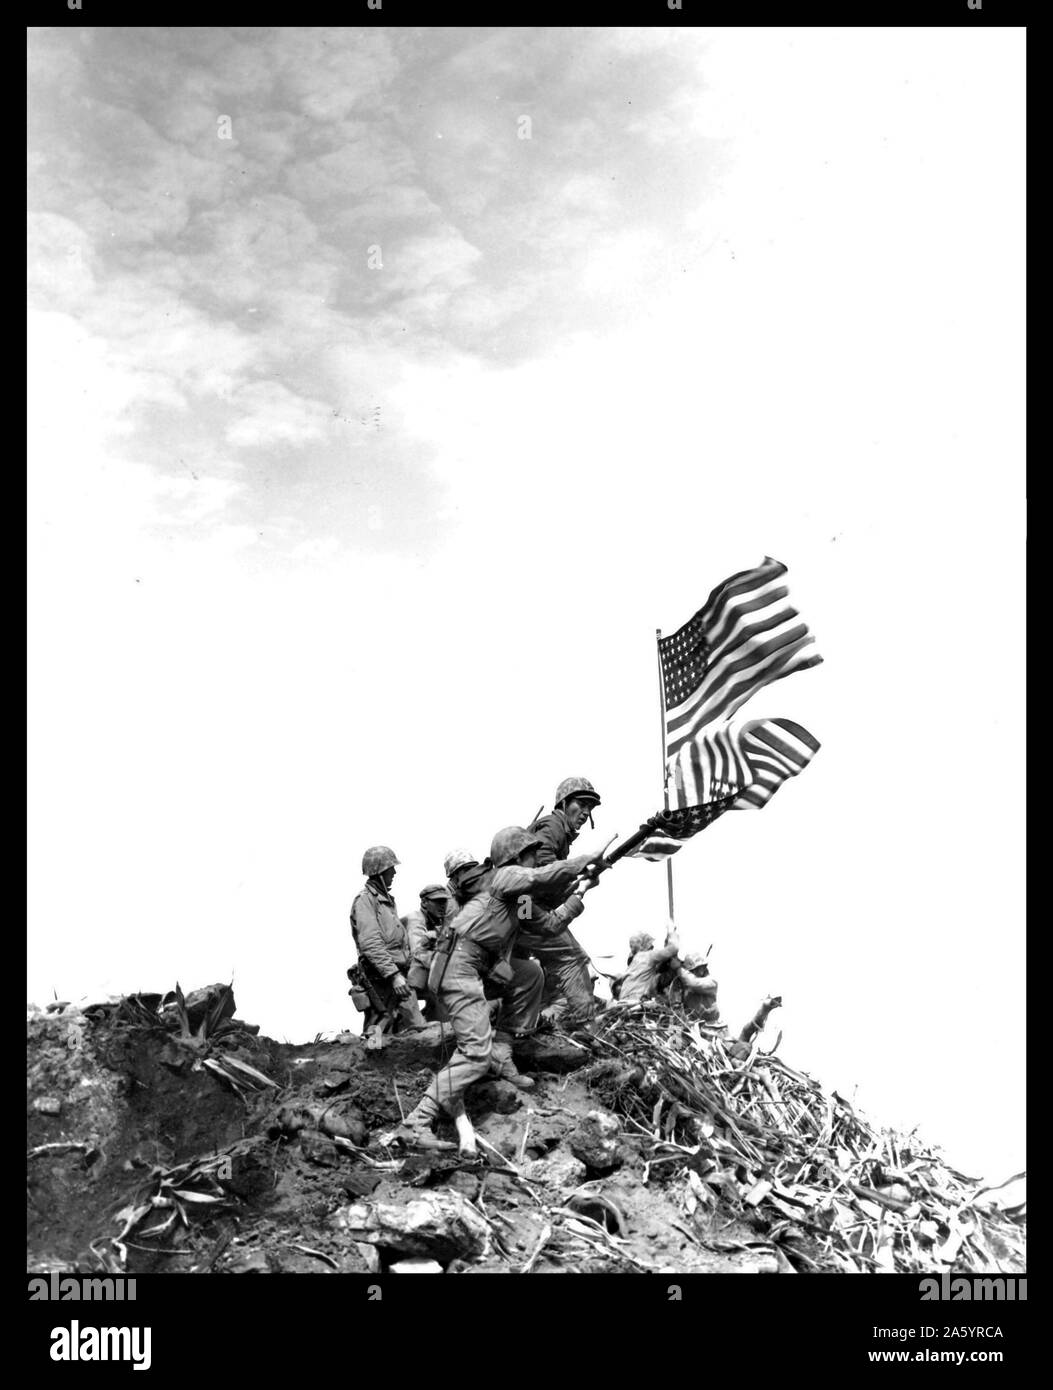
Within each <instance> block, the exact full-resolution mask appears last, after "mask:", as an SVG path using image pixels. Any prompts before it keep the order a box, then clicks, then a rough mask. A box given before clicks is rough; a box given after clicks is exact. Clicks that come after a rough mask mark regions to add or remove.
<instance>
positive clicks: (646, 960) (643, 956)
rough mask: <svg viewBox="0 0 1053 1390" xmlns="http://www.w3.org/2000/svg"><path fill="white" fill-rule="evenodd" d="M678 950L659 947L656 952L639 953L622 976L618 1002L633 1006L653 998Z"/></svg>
mask: <svg viewBox="0 0 1053 1390" xmlns="http://www.w3.org/2000/svg"><path fill="white" fill-rule="evenodd" d="M678 950H679V948H678V947H676V946H659V947H658V948H657V949H655V950H650V951H637V952H636V954H635V955H634V956H633V958H632V960H631V961H630V962H629V968H628V970H627V971H626V972H625V974H624V975H623V976H622V983H621V988H620V989H619V991H618V1002H619V1003H621V1004H631V1003H633V1002H635V1001H638V1000H640V999H651V998H653V997H654V995H655V994H657V993H658V989H659V986H660V985H661V984H662V977H663V975H664V974H666V973H668V969H669V966H670V965H671V963H672V962H673V961H674V960H675V959H676V957H677V954H678Z"/></svg>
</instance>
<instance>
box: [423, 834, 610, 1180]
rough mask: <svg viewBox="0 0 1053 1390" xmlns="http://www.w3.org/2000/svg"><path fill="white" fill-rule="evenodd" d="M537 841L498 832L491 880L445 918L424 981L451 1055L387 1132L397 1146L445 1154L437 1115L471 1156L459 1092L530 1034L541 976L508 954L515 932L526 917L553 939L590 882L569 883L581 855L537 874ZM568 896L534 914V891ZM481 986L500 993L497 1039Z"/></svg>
mask: <svg viewBox="0 0 1053 1390" xmlns="http://www.w3.org/2000/svg"><path fill="white" fill-rule="evenodd" d="M542 843H543V841H542V840H541V838H540V836H537V835H533V834H531V833H530V832H529V831H526V830H523V829H522V828H521V827H520V826H517V825H511V826H508V827H507V828H506V829H504V830H499V831H498V832H497V834H496V835H495V836H494V839H493V844H492V845H491V847H490V863H491V864H492V865H493V869H492V876H491V877H490V878H489V882H488V883H485V885H484V886H483V887H482V888H481V889H480V890H479V891H477V892H476V894H475V896H474V897H472V898H470V899H469V900H468V902H467V903H466V904H465V906H464V907H463V908H462V910H461V911H460V912H459V913H458V915H457V917H456V918H455V919H454V923H453V944H452V948H451V950H450V954H449V956H448V957H447V958H445V959H444V958H443V957H442V956H441V955H440V954H439V953H437V954H436V958H435V961H434V962H433V964H432V973H433V975H435V976H438V975H440V974H441V980H440V979H439V978H436V979H434V980H433V981H432V984H433V987H434V988H435V989H436V991H437V993H438V995H439V1000H440V1005H441V1008H442V1012H443V1016H444V1017H445V1018H448V1019H449V1021H450V1023H451V1024H452V1025H453V1031H454V1035H455V1037H456V1039H457V1050H456V1051H455V1052H454V1054H453V1056H452V1057H451V1058H450V1060H449V1062H447V1064H446V1066H445V1067H443V1068H442V1070H441V1071H440V1072H439V1073H438V1075H437V1076H436V1077H435V1080H434V1081H433V1082H432V1084H431V1086H430V1087H429V1089H428V1090H427V1091H426V1092H425V1094H424V1096H423V1097H422V1099H421V1101H420V1103H419V1104H418V1106H417V1108H416V1109H415V1110H414V1111H413V1112H412V1114H410V1115H408V1116H407V1117H406V1119H405V1121H404V1122H403V1124H402V1125H401V1126H400V1127H399V1129H398V1130H397V1131H396V1134H397V1136H398V1137H399V1138H400V1139H401V1140H402V1141H403V1142H404V1143H409V1144H417V1145H420V1146H423V1147H426V1148H449V1147H451V1146H450V1145H447V1144H444V1143H443V1142H442V1141H441V1140H439V1139H437V1138H436V1137H435V1135H434V1134H433V1133H432V1125H433V1124H434V1123H435V1120H436V1119H437V1118H438V1117H439V1115H440V1114H442V1112H443V1111H445V1112H446V1113H447V1114H448V1115H450V1116H451V1117H452V1118H453V1120H454V1123H455V1124H456V1125H457V1130H458V1135H459V1137H460V1149H461V1152H462V1154H465V1155H467V1156H473V1155H474V1154H475V1136H474V1133H473V1131H472V1129H471V1125H470V1123H469V1122H468V1119H467V1115H466V1114H465V1109H464V1092H465V1091H466V1090H467V1088H468V1087H469V1086H470V1085H471V1084H472V1082H473V1081H478V1080H479V1079H480V1078H481V1077H484V1076H485V1075H486V1073H487V1072H488V1071H489V1070H490V1068H491V1063H492V1060H493V1057H494V1056H495V1055H496V1056H497V1057H498V1058H499V1059H501V1061H502V1062H506V1063H507V1064H509V1065H510V1067H511V1069H512V1071H514V1070H515V1064H514V1062H512V1046H513V1043H514V1042H515V1039H516V1038H517V1037H525V1036H528V1035H529V1034H530V1033H532V1032H533V1031H534V1029H535V1028H536V1027H537V1019H538V1012H539V1010H540V1006H541V991H542V984H543V978H542V973H541V968H540V966H539V965H538V964H537V962H536V961H532V960H529V959H526V958H525V957H522V956H515V955H514V954H513V947H514V946H515V942H516V935H517V933H518V931H519V924H520V922H521V921H524V920H526V919H527V918H528V917H529V918H530V922H531V927H532V929H533V931H534V932H535V933H537V934H538V935H541V934H546V933H547V934H549V935H553V936H558V935H559V934H560V933H561V932H562V931H563V930H564V928H565V926H566V923H567V922H568V921H570V920H571V919H573V918H574V917H577V916H578V914H579V913H580V912H581V911H582V906H583V904H582V899H581V894H582V893H584V892H586V891H587V890H588V889H589V888H590V887H592V886H593V883H594V880H589V879H582V880H581V881H580V882H578V880H579V878H580V876H581V875H583V874H584V872H585V868H586V865H587V864H588V863H589V859H590V856H588V855H580V856H578V858H576V859H569V860H566V861H565V862H558V863H554V864H550V865H548V866H547V867H545V868H538V867H536V860H537V854H538V851H539V849H540V847H541V845H542ZM477 867H482V866H477ZM572 889H573V890H575V891H572V892H571V894H570V896H569V897H568V898H567V900H566V902H564V903H562V904H561V905H560V906H559V907H557V908H556V909H555V910H554V911H551V912H549V911H546V910H545V909H539V908H538V907H537V905H536V902H534V901H533V899H534V895H535V894H536V893H541V892H546V893H549V894H552V893H555V894H558V895H559V896H560V897H562V896H564V895H565V894H566V893H567V892H568V890H572ZM531 913H533V915H532V916H531ZM440 961H442V965H441V967H440V964H439V962H440ZM487 984H489V985H490V986H491V989H492V990H496V991H497V992H499V994H500V997H501V1001H502V1003H501V1013H500V1016H499V1019H498V1028H497V1031H496V1033H495V1032H494V1030H493V1029H492V1028H491V1025H490V1007H489V1004H488V1002H487V998H486V994H487V988H486V987H487ZM517 1074H518V1073H517Z"/></svg>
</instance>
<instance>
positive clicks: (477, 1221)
mask: <svg viewBox="0 0 1053 1390" xmlns="http://www.w3.org/2000/svg"><path fill="white" fill-rule="evenodd" d="M342 1216H343V1222H342V1223H341V1224H342V1225H343V1226H344V1229H345V1230H346V1231H347V1234H348V1236H349V1237H350V1238H351V1239H352V1240H354V1241H356V1242H363V1243H366V1244H369V1245H374V1246H377V1247H380V1248H382V1249H386V1250H390V1251H393V1252H397V1253H398V1254H403V1255H420V1256H425V1257H428V1258H431V1259H436V1260H439V1261H440V1262H443V1263H445V1262H446V1261H449V1260H452V1259H454V1258H455V1257H457V1256H460V1257H461V1258H466V1257H467V1258H472V1257H474V1258H478V1257H480V1256H484V1255H486V1254H487V1253H488V1252H489V1248H490V1228H489V1225H488V1224H487V1222H486V1221H485V1220H484V1219H483V1218H482V1217H481V1216H480V1215H479V1213H478V1212H477V1211H476V1210H475V1208H474V1207H473V1206H472V1205H471V1203H470V1202H468V1201H466V1200H465V1198H464V1197H462V1196H461V1194H460V1193H459V1192H453V1191H450V1190H449V1189H443V1190H441V1191H438V1192H429V1193H427V1194H426V1195H424V1196H421V1197H417V1198H415V1199H414V1200H413V1201H410V1202H406V1203H404V1204H402V1205H399V1206H395V1205H389V1204H388V1203H384V1202H377V1203H370V1202H357V1203H355V1204H354V1205H353V1206H350V1207H348V1208H347V1209H346V1210H345V1211H344V1212H343V1213H342Z"/></svg>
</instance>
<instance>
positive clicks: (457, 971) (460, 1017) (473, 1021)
mask: <svg viewBox="0 0 1053 1390" xmlns="http://www.w3.org/2000/svg"><path fill="white" fill-rule="evenodd" d="M509 965H510V966H511V967H512V979H511V982H510V983H509V984H508V985H506V986H505V988H504V990H503V991H502V1003H501V1012H500V1013H499V1015H498V1018H497V1029H496V1031H495V1030H494V1028H492V1027H491V1025H490V1001H489V1000H488V999H487V997H486V990H485V985H484V979H485V976H486V974H487V972H488V970H489V963H488V962H487V960H486V959H485V958H484V957H483V955H482V953H481V952H479V951H478V950H476V949H475V948H473V947H472V946H471V943H470V942H464V941H459V942H458V943H457V945H456V946H455V947H454V948H453V953H452V955H451V956H450V962H449V964H448V965H447V967H446V973H445V975H444V976H443V981H442V987H441V990H440V996H441V1004H442V1016H443V1019H444V1021H445V1022H448V1023H449V1024H450V1026H451V1027H452V1028H453V1033H454V1037H455V1038H456V1039H457V1048H456V1051H455V1052H454V1054H453V1056H452V1057H451V1058H450V1060H449V1061H448V1062H447V1063H446V1065H445V1066H444V1067H443V1068H442V1070H441V1071H440V1072H439V1073H438V1075H437V1076H436V1078H435V1080H434V1081H433V1082H432V1084H431V1086H430V1088H429V1090H428V1092H427V1094H428V1095H429V1096H430V1097H431V1098H432V1100H434V1101H435V1102H436V1103H437V1104H438V1105H439V1106H440V1107H441V1108H442V1109H443V1110H445V1111H446V1113H447V1114H448V1115H451V1116H455V1115H459V1114H461V1113H462V1112H463V1110H464V1093H465V1091H466V1090H467V1089H468V1087H469V1086H470V1085H471V1084H472V1082H473V1081H479V1080H481V1079H482V1077H484V1076H486V1074H487V1072H489V1070H490V1067H491V1063H492V1062H494V1061H498V1062H504V1061H505V1060H508V1061H511V1057H512V1042H513V1039H514V1036H515V1035H517V1034H525V1033H532V1032H533V1031H534V1029H535V1028H536V1027H537V1019H538V1014H539V1012H540V1010H541V991H542V988H543V984H544V977H543V976H542V973H541V967H540V966H539V965H538V964H537V962H536V961H532V960H517V959H514V958H513V959H512V960H511V961H509Z"/></svg>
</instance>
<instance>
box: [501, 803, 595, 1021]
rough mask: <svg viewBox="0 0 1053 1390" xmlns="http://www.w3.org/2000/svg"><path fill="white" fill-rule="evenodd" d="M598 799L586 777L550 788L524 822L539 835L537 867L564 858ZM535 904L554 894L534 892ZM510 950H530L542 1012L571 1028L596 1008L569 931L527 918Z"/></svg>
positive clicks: (548, 903)
mask: <svg viewBox="0 0 1053 1390" xmlns="http://www.w3.org/2000/svg"><path fill="white" fill-rule="evenodd" d="M599 804H600V797H599V793H598V792H597V790H596V788H595V787H594V786H593V785H592V783H591V782H590V781H589V780H588V778H587V777H565V778H564V779H563V781H562V782H560V784H559V786H558V787H557V788H556V795H555V797H554V799H553V806H554V810H553V811H552V813H551V814H550V815H547V816H542V817H541V819H540V820H536V821H535V822H534V823H533V825H532V826H531V827H530V833H531V834H532V835H536V836H538V838H539V839H540V841H541V844H540V847H539V848H538V851H537V862H538V866H539V867H544V866H545V865H547V864H552V863H555V862H557V861H560V860H565V859H566V858H567V856H568V855H569V853H570V847H571V845H572V844H573V842H574V841H575V840H576V839H577V837H578V833H579V831H580V830H581V828H582V826H583V825H584V824H585V822H586V821H588V822H589V823H590V825H591V824H592V813H593V811H594V809H595V808H596V807H597V806H598V805H599ZM538 898H539V907H540V908H541V909H542V910H545V909H551V908H553V907H555V906H556V905H557V904H558V901H559V899H558V896H556V897H554V896H553V895H552V894H548V895H545V894H539V895H538ZM516 953H517V954H518V955H523V956H533V957H534V958H535V959H536V960H537V961H538V963H539V964H540V966H541V968H542V970H543V971H544V974H545V992H544V996H543V998H542V1003H543V1004H544V1005H546V1006H547V1007H546V1008H545V1017H546V1018H547V1019H549V1020H550V1021H552V1022H556V1021H558V1022H560V1023H561V1024H562V1025H563V1026H564V1027H567V1028H574V1027H576V1026H581V1025H584V1024H587V1023H588V1022H589V1020H590V1019H591V1018H592V1015H593V1012H594V1011H595V1008H596V999H595V996H594V994H593V990H592V978H591V976H590V974H589V957H588V953H587V952H586V951H584V950H583V949H582V947H581V946H580V945H579V943H578V942H577V941H576V940H575V938H574V936H573V934H572V933H571V932H569V931H564V932H561V933H560V934H559V935H558V936H556V937H551V936H549V935H547V933H544V932H540V931H537V930H536V929H535V928H534V925H533V923H531V924H529V925H528V926H527V927H526V928H525V929H524V930H523V931H521V932H520V934H519V939H518V941H517V942H516Z"/></svg>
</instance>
